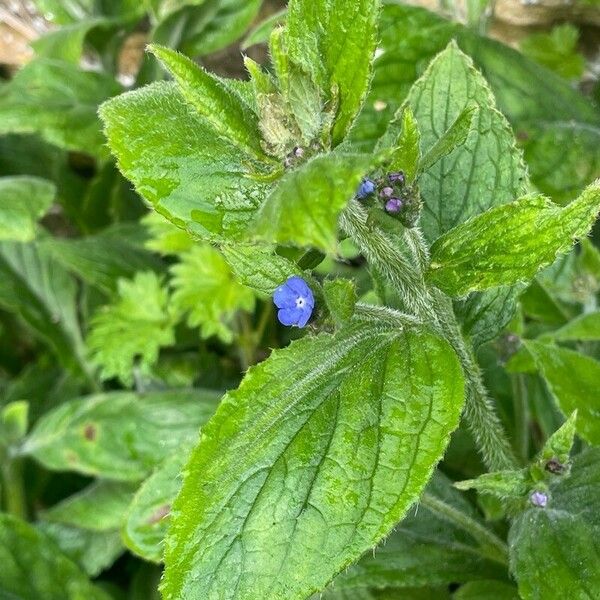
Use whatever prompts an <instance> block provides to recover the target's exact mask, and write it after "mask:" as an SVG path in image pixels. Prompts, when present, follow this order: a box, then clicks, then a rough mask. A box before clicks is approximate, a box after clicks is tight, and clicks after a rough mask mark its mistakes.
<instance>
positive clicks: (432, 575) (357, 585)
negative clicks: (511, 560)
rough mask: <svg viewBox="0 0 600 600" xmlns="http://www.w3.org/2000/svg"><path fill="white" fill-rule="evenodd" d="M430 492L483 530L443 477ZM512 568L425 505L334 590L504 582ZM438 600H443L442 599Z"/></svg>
mask: <svg viewBox="0 0 600 600" xmlns="http://www.w3.org/2000/svg"><path fill="white" fill-rule="evenodd" d="M428 492H429V493H431V494H433V495H435V496H436V497H437V498H439V499H441V500H443V501H444V502H446V503H447V504H449V505H450V506H451V507H452V508H453V509H455V510H457V511H459V513H460V514H461V515H464V516H466V517H467V518H469V519H475V520H476V521H477V522H478V523H479V524H480V525H482V526H483V520H482V519H481V517H480V516H479V515H478V513H477V511H476V510H474V508H473V507H472V506H471V505H470V504H469V502H467V501H466V500H465V499H464V498H463V496H462V495H461V494H460V493H458V492H457V491H456V490H453V489H452V487H451V485H450V482H449V481H448V480H446V479H445V477H444V476H442V475H440V474H439V473H438V474H436V476H434V478H433V479H432V481H431V483H430V484H429V486H428ZM505 570H506V567H504V566H503V565H501V564H499V563H497V562H495V561H494V560H493V559H492V560H491V559H490V558H489V557H488V556H487V555H486V552H485V551H484V550H482V549H481V548H480V546H479V545H478V544H477V542H476V541H475V540H474V539H473V538H472V537H471V536H470V535H469V533H467V532H466V531H464V530H463V529H461V528H460V527H458V526H457V525H456V524H455V523H451V522H450V521H448V520H446V519H445V518H444V517H442V516H441V515H439V514H437V513H435V512H433V511H432V510H430V509H428V508H427V507H426V506H425V505H419V506H418V507H416V508H415V510H411V511H410V513H409V514H408V516H407V517H406V518H405V519H404V520H403V521H402V522H401V523H400V524H399V525H398V527H396V528H395V530H394V532H393V533H392V534H391V535H390V536H389V538H387V540H386V541H385V542H384V543H383V544H382V545H381V546H379V547H378V548H376V549H375V550H374V552H373V553H370V552H369V553H367V554H365V555H364V556H363V557H362V558H361V559H360V561H358V563H356V564H355V565H353V566H351V567H350V568H349V569H348V571H347V572H345V573H343V574H341V575H339V576H338V577H336V579H335V580H334V581H333V583H332V586H331V589H332V590H347V591H348V592H349V597H350V598H352V597H353V596H352V595H351V593H350V592H356V591H357V590H359V589H361V588H364V587H369V586H371V587H374V588H377V589H390V588H395V587H397V588H406V587H413V586H414V587H420V586H437V585H440V586H443V585H448V584H450V583H458V582H463V581H469V580H471V579H481V578H483V579H485V578H489V579H493V578H496V577H498V578H500V577H503V575H504V573H505ZM400 597H401V598H402V596H400ZM436 597H437V596H436Z"/></svg>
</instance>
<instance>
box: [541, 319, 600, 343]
mask: <svg viewBox="0 0 600 600" xmlns="http://www.w3.org/2000/svg"><path fill="white" fill-rule="evenodd" d="M547 338H550V339H553V340H555V341H557V342H571V341H582V342H583V341H593V340H600V312H592V313H587V314H583V315H580V316H579V317H577V318H575V319H573V320H572V321H569V322H568V323H567V324H566V325H563V326H562V327H561V328H560V329H557V330H556V331H553V332H552V333H549V334H547V335H544V336H542V339H547Z"/></svg>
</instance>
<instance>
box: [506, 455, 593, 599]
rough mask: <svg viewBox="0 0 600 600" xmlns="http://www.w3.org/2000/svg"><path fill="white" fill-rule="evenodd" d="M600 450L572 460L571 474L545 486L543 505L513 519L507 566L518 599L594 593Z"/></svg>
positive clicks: (576, 596) (572, 596)
mask: <svg viewBox="0 0 600 600" xmlns="http://www.w3.org/2000/svg"><path fill="white" fill-rule="evenodd" d="M599 515H600V451H599V450H597V449H594V450H588V451H586V452H584V453H583V454H580V455H579V456H577V458H576V459H575V460H574V461H573V467H572V473H571V475H570V476H569V477H567V478H564V479H561V481H560V483H558V485H556V486H555V487H554V488H552V489H551V490H550V498H549V500H548V505H547V507H546V508H530V509H529V510H526V511H525V512H524V513H523V514H522V515H520V516H519V517H518V518H517V519H516V520H515V521H514V523H513V525H512V527H511V530H510V535H509V546H510V552H511V569H512V571H513V573H514V575H515V577H516V579H517V582H518V584H519V595H520V596H521V598H523V599H524V600H538V599H539V600H542V599H543V598H577V599H581V600H588V599H589V600H596V599H598V598H600V544H599V542H598V540H599V539H600V520H599V519H598V516H599Z"/></svg>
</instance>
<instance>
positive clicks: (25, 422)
mask: <svg viewBox="0 0 600 600" xmlns="http://www.w3.org/2000/svg"><path fill="white" fill-rule="evenodd" d="M28 426H29V402H27V401H26V400H16V401H13V402H9V403H7V404H6V405H5V406H4V407H3V408H2V410H1V411H0V448H1V447H2V446H8V445H10V444H14V443H16V442H18V441H19V440H21V438H23V437H25V434H26V433H27V428H28Z"/></svg>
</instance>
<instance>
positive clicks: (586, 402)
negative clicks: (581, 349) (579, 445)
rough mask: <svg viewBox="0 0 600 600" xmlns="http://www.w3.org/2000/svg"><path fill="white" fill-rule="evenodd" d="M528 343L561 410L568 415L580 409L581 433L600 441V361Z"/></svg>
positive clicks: (528, 347) (578, 426) (537, 343)
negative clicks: (598, 399) (599, 387)
mask: <svg viewBox="0 0 600 600" xmlns="http://www.w3.org/2000/svg"><path fill="white" fill-rule="evenodd" d="M525 346H526V348H527V350H529V352H530V353H531V355H532V356H533V359H534V361H535V364H536V366H537V367H538V369H539V370H540V372H541V374H542V375H543V377H544V379H545V381H546V384H547V385H548V388H549V389H550V392H551V393H552V396H553V397H554V399H555V400H556V403H557V404H558V407H559V408H560V410H561V411H562V412H563V413H564V414H565V415H570V414H571V413H572V412H573V411H575V410H576V411H577V413H578V414H577V432H578V433H579V434H580V435H581V437H582V438H584V439H585V440H586V441H588V442H589V443H590V444H600V418H599V417H600V406H599V405H598V402H597V398H598V382H599V381H600V362H598V361H597V360H594V359H593V358H590V357H589V356H585V355H583V354H579V353H578V352H574V351H573V350H566V349H565V348H558V347H557V346H552V345H547V344H543V343H541V342H534V341H526V342H525Z"/></svg>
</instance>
